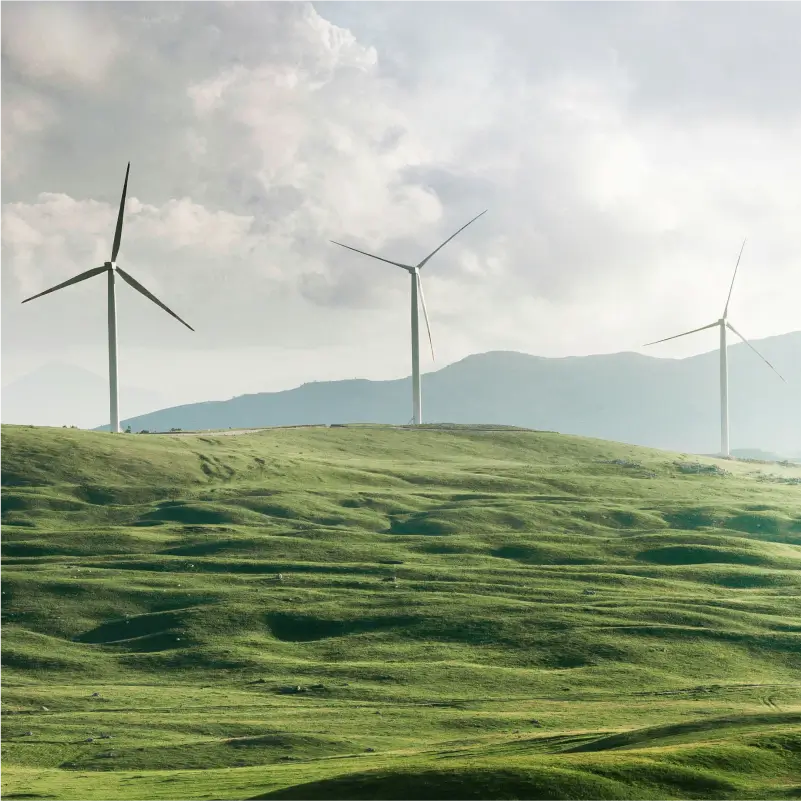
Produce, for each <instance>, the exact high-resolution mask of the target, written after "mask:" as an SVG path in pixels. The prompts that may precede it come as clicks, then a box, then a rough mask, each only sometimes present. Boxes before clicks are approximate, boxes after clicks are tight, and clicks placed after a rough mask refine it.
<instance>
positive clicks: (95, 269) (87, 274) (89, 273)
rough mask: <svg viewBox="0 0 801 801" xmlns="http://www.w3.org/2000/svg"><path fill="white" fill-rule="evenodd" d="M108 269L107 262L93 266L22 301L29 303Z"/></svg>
mask: <svg viewBox="0 0 801 801" xmlns="http://www.w3.org/2000/svg"><path fill="white" fill-rule="evenodd" d="M106 270H108V267H106V266H105V264H104V265H103V266H102V267H93V268H92V269H91V270H87V271H86V272H85V273H81V274H80V275H76V276H75V278H70V279H69V281H64V282H63V283H61V284H57V285H56V286H51V287H50V289H45V291H44V292H40V293H39V294H38V295H33V296H31V297H30V298H25V300H23V301H22V302H23V303H27V302H28V301H29V300H36V298H41V297H42V295H49V294H50V293H51V292H55V291H56V290H57V289H63V288H64V287H65V286H69V285H70V284H77V283H79V282H80V281H85V280H86V279H87V278H93V277H94V276H96V275H100V273H103V272H105V271H106Z"/></svg>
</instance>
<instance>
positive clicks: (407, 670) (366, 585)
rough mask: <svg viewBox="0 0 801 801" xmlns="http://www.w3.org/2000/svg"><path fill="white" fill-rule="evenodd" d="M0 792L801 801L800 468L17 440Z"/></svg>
mask: <svg viewBox="0 0 801 801" xmlns="http://www.w3.org/2000/svg"><path fill="white" fill-rule="evenodd" d="M2 437H3V441H2V446H3V462H2V473H3V474H2V483H3V506H2V513H3V540H2V548H3V574H2V615H3V649H2V662H3V671H2V680H3V694H2V712H3V745H2V749H3V774H2V781H3V797H4V798H9V799H10V798H54V799H79V798H80V799H142V798H148V799H201V798H215V799H246V798H328V799H337V798H340V799H344V798H379V799H383V798H386V799H389V798H406V799H447V798H454V799H456V798H549V799H590V798H592V799H646V798H648V799H667V798H677V799H679V798H682V799H683V798H687V799H689V798H720V799H724V798H726V799H757V798H761V799H767V798H770V799H791V798H799V797H801V687H799V682H798V676H799V675H800V674H801V614H800V612H799V610H800V609H801V603H800V601H801V570H800V569H799V568H801V467H797V466H791V465H787V466H780V465H759V464H754V463H745V462H737V461H730V462H718V461H716V460H713V459H707V458H703V457H686V456H682V455H680V454H674V453H666V452H660V451H653V450H648V449H645V448H638V447H633V446H627V445H619V444H615V443H612V442H605V441H601V440H593V439H584V438H581V437H573V436H563V435H558V434H553V433H547V432H535V431H505V432H504V431H481V430H476V429H471V430H463V429H460V428H458V427H457V428H453V429H451V430H429V429H425V428H423V429H392V428H387V427H370V426H357V427H344V428H330V429H292V430H286V429H275V430H270V431H265V432H261V433H255V434H243V435H237V436H221V435H208V436H205V435H184V436H177V435H176V436H171V435H165V436H163V437H146V436H142V437H135V436H114V437H111V436H109V435H107V434H101V433H92V432H83V431H73V430H62V429H34V428H22V427H14V426H12V427H9V426H4V427H3V432H2Z"/></svg>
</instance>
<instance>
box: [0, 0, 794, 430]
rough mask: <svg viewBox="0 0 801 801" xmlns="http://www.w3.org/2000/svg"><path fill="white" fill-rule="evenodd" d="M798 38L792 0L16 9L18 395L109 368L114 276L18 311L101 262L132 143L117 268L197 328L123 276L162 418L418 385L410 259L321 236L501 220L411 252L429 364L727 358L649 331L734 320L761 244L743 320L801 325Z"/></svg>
mask: <svg viewBox="0 0 801 801" xmlns="http://www.w3.org/2000/svg"><path fill="white" fill-rule="evenodd" d="M799 29H801V4H798V3H788V2H779V3H772V2H761V3H704V2H695V3H660V2H647V3H646V2H642V3H615V2H586V3H585V2H554V3H551V2H510V3H504V2H491V3H484V2H442V3H440V2H404V3H396V2H321V3H313V4H310V3H303V2H287V3H284V2H267V3H262V2H203V3H188V2H187V3H159V2H146V3H128V2H126V3H117V2H109V3H106V2H85V3H83V2H57V3H50V2H3V3H2V383H3V385H7V384H9V383H10V382H13V381H15V380H17V379H20V378H22V377H24V376H26V375H27V374H30V373H32V372H35V371H37V370H40V369H42V368H44V367H46V366H47V365H52V364H54V363H58V364H68V365H75V366H76V367H80V368H82V369H83V370H89V371H91V372H93V373H95V374H97V375H99V376H105V375H106V374H107V350H106V348H107V344H106V341H107V340H106V337H107V334H106V287H105V278H103V277H96V278H94V279H91V280H89V281H86V282H84V283H81V284H79V285H76V286H71V287H69V288H67V289H65V290H63V291H61V292H58V293H54V294H52V295H48V296H47V297H44V298H41V299H38V300H36V301H34V302H32V303H29V304H25V305H24V306H23V305H21V301H22V300H23V299H24V298H25V297H27V296H29V295H32V294H35V293H37V292H40V291H42V290H44V289H46V288H48V287H50V286H52V285H54V284H56V283H59V282H60V281H63V280H66V279H67V278H69V277H71V276H72V275H74V274H77V273H79V272H81V271H84V270H87V269H89V268H91V267H95V266H98V265H101V264H102V263H103V262H104V261H106V260H108V258H109V256H110V250H111V242H112V239H113V233H114V223H115V218H116V211H117V206H118V203H119V197H120V193H121V189H122V182H123V177H124V173H125V167H126V164H127V162H128V161H129V160H130V161H131V176H130V183H129V188H128V202H127V207H126V209H127V211H126V221H125V228H124V231H123V237H122V247H121V250H120V255H119V257H118V262H119V264H120V266H121V267H123V269H125V270H127V271H128V272H129V273H131V274H132V275H133V276H134V277H135V278H136V279H137V280H139V281H140V282H141V283H142V284H144V285H145V286H146V287H147V288H148V289H149V290H150V291H152V292H154V293H155V294H156V295H157V296H158V297H159V298H160V299H161V300H162V301H164V302H165V303H166V304H167V305H168V306H169V307H170V308H172V309H173V310H174V311H175V312H176V313H177V314H179V315H180V316H181V317H182V318H183V319H185V320H186V321H187V322H188V323H189V324H190V325H192V326H193V327H194V328H195V329H196V331H195V332H194V333H193V332H191V331H188V330H187V329H186V328H184V327H183V326H181V325H180V324H179V323H178V322H177V321H176V320H174V319H173V318H171V317H169V316H168V315H167V314H165V313H164V312H163V311H162V310H160V309H159V308H157V307H156V306H155V305H153V304H151V303H150V302H149V301H147V300H146V299H145V298H143V297H142V296H141V295H139V294H137V293H136V292H135V291H134V290H132V289H131V288H130V287H128V286H127V285H125V284H122V285H120V286H119V287H118V295H117V297H118V329H119V359H120V383H121V385H123V386H126V387H133V388H136V389H137V390H141V391H142V392H144V393H145V394H147V393H150V395H149V397H151V398H153V397H154V396H155V395H157V396H158V398H159V404H160V405H162V406H171V405H176V404H180V403H188V402H195V401H203V400H210V399H225V398H229V397H232V396H235V395H240V394H243V393H248V392H260V391H275V390H280V389H287V388H290V387H294V386H297V385H299V384H301V383H304V382H307V381H318V380H333V379H346V378H354V377H364V378H371V379H388V378H397V377H400V376H404V375H408V374H409V371H410V344H409V336H410V334H409V302H410V299H409V294H410V293H409V277H408V275H407V274H406V273H404V272H403V271H401V270H399V269H397V268H395V267H392V266H390V265H386V264H382V263H381V262H378V261H373V260H370V259H367V258H365V257H363V256H360V255H358V254H356V253H352V252H350V251H347V250H344V249H342V248H338V247H336V246H335V245H333V244H331V243H330V241H329V240H332V239H336V240H338V241H341V242H344V243H347V244H350V245H353V246H354V247H358V248H361V249H364V250H369V251H371V252H374V253H377V254H379V255H382V256H384V257H386V258H389V259H392V260H397V261H411V262H417V261H420V260H421V259H422V258H423V257H424V256H425V255H426V254H427V253H428V252H430V251H431V250H433V249H434V248H435V247H436V246H437V245H438V244H440V242H441V241H442V240H444V239H445V238H446V237H448V236H449V235H450V234H451V233H453V232H454V231H455V230H457V229H458V228H459V227H460V226H461V225H463V224H464V223H465V222H467V221H468V220H469V219H470V218H472V217H474V216H475V215H476V214H478V213H479V212H481V211H483V210H484V209H487V210H488V211H487V213H486V214H485V215H484V216H483V217H481V218H480V219H479V220H478V221H477V222H475V223H474V224H473V225H471V226H470V227H469V228H467V229H466V230H465V231H464V232H463V233H462V234H460V235H459V236H458V237H457V238H456V239H454V240H453V242H451V243H450V244H449V245H448V246H447V247H446V248H444V249H443V250H442V251H441V252H440V253H438V254H437V256H436V257H435V258H434V259H432V261H431V262H430V263H429V264H427V265H426V267H425V268H424V270H423V275H422V278H423V282H424V288H425V297H426V301H427V306H428V311H429V315H430V318H431V327H432V333H433V338H434V346H435V351H436V361H432V359H431V354H430V353H427V352H426V351H425V350H423V351H422V368H423V370H424V371H426V372H427V371H430V370H433V369H438V368H440V367H443V366H445V365H446V364H449V363H451V362H454V361H457V360H459V359H461V358H464V357H465V356H467V355H469V354H471V353H480V352H485V351H491V350H518V351H523V352H526V353H532V354H536V355H540V356H551V357H560V356H578V355H588V354H593V353H612V352H618V351H632V350H635V351H640V352H643V353H649V354H651V355H654V356H660V357H672V358H679V357H684V356H688V355H691V354H695V353H699V352H703V351H708V350H712V349H713V348H715V347H716V344H717V339H716V332H715V331H714V330H713V331H706V332H702V333H700V334H696V335H693V336H692V337H687V338H686V339H680V340H677V341H675V342H670V343H665V344H664V345H658V346H655V347H652V348H643V347H642V345H643V343H645V342H648V341H651V340H656V339H659V338H661V337H666V336H669V335H671V334H674V333H679V332H681V331H684V330H689V329H692V328H696V327H698V326H701V325H704V324H706V323H709V322H712V321H714V320H715V319H717V318H718V317H719V316H720V314H721V312H722V310H723V306H724V304H725V301H726V295H727V293H728V289H729V283H730V281H731V277H732V271H733V269H734V264H735V261H736V259H737V254H738V252H739V249H740V246H741V244H742V241H743V238H744V237H748V242H747V244H746V247H745V251H744V253H743V258H742V262H741V265H740V270H739V273H738V277H737V283H736V286H735V289H734V293H733V296H732V301H731V306H730V316H731V319H732V321H733V322H734V324H735V325H736V326H737V328H738V330H739V331H741V332H742V333H743V334H744V335H745V336H747V337H749V338H750V339H759V338H761V337H767V336H773V335H777V334H782V333H785V332H788V331H794V330H798V329H799V328H801V314H800V313H799V308H801V304H799V298H801V240H799V238H798V221H799V219H801V149H799V147H798V143H799V142H801V88H800V87H799V83H798V75H801V48H799V47H798V46H797V41H798V40H797V32H798V30H799ZM423 336H424V334H423ZM58 375H61V373H58ZM51 391H52V392H53V393H54V394H58V395H59V397H60V399H61V403H62V406H63V409H64V414H65V415H67V416H70V415H72V416H73V417H74V416H75V415H77V414H78V411H79V410H78V409H77V407H76V406H75V404H77V403H78V402H79V401H78V396H77V395H75V397H72V396H71V395H70V389H69V387H68V386H64V385H63V382H60V383H59V382H57V383H55V384H53V385H52V390H51ZM129 398H130V393H129ZM120 403H121V413H122V416H123V417H126V416H130V415H133V414H137V413H142V412H145V411H150V409H145V408H136V407H135V406H132V405H131V403H132V401H130V400H129V401H126V396H125V394H123V396H122V397H121V400H120ZM98 404H99V405H98V410H99V411H98V414H99V415H100V419H98V420H97V421H96V424H98V425H99V424H101V423H103V422H105V420H104V417H105V416H106V414H107V413H106V412H105V411H104V410H105V409H106V401H105V399H104V398H99V399H98ZM126 404H127V405H126ZM84 411H85V409H84ZM92 414H94V412H92ZM32 422H35V421H32ZM64 422H69V421H68V420H66V419H65V421H64Z"/></svg>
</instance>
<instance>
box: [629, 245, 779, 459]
mask: <svg viewBox="0 0 801 801" xmlns="http://www.w3.org/2000/svg"><path fill="white" fill-rule="evenodd" d="M744 247H745V239H744V240H743V244H742V247H741V248H740V255H739V256H738V257H737V264H735V265H734V275H733V276H732V279H731V286H730V287H729V296H728V297H727V298H726V305H725V307H724V308H723V316H722V317H721V318H720V319H719V320H715V322H714V323H710V324H709V325H704V326H702V327H701V328H694V329H693V330H692V331H685V332H684V333H683V334H676V335H675V336H672V337H667V338H665V339H658V340H657V341H656V342H648V343H647V344H646V345H645V346H644V347H648V345H658V344H659V343H660V342H667V341H668V340H670V339H678V338H679V337H686V336H687V335H688V334H695V333H696V332H697V331H706V329H707V328H714V327H715V326H718V327H719V328H720V453H721V456H725V457H728V456H730V453H729V361H728V354H727V352H726V348H727V345H726V329H727V328H728V329H729V331H732V332H733V333H735V334H737V336H738V337H740V339H742V341H743V342H745V344H746V345H748V347H749V348H751V350H752V351H754V353H756V355H757V356H759V358H760V359H762V361H763V362H765V364H767V366H768V367H770V369H771V370H773V372H774V373H776V375H777V376H779V378H781V380H782V381H784V383H785V384H786V383H787V382H786V381H785V380H784V378H783V376H782V375H781V374H780V373H779V371H778V370H777V369H776V368H775V367H774V366H773V365H772V364H771V363H770V362H769V361H768V360H767V359H766V358H765V357H764V356H763V355H762V354H761V353H760V352H759V351H758V350H757V349H756V348H755V347H754V346H753V345H752V344H751V343H750V342H749V341H748V340H747V339H746V338H745V337H744V336H743V335H742V334H741V333H740V332H739V331H738V330H737V329H736V328H735V327H734V326H733V325H732V324H731V323H730V322H729V320H728V314H729V303H730V302H731V293H732V290H733V289H734V279H735V278H737V268H738V267H739V266H740V259H741V258H742V255H743V248H744Z"/></svg>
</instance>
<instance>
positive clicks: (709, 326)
mask: <svg viewBox="0 0 801 801" xmlns="http://www.w3.org/2000/svg"><path fill="white" fill-rule="evenodd" d="M716 325H720V320H715V322H714V323H710V324H709V325H704V326H701V328H693V330H692V331H685V332H684V333H683V334H676V335H675V336H672V337H665V338H664V339H657V340H656V342H646V343H645V344H644V345H643V347H644V348H647V347H648V346H649V345H658V344H659V343H660V342H667V341H668V340H671V339H678V338H679V337H686V336H687V335H688V334H695V333H696V332H698V331H706V329H707V328H714V327H715V326H716Z"/></svg>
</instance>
